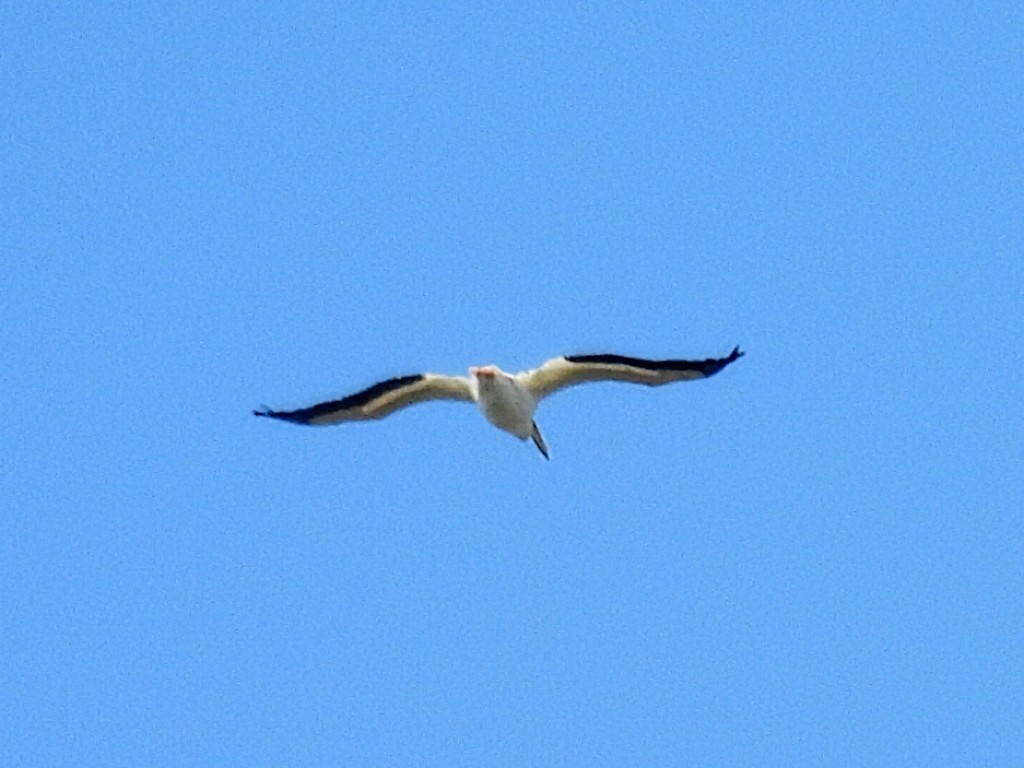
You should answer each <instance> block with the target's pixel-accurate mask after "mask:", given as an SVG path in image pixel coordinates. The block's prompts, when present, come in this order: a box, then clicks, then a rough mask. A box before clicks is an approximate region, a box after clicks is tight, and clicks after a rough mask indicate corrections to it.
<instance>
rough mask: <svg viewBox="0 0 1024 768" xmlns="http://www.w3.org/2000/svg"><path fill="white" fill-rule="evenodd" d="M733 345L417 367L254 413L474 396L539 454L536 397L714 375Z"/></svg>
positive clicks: (381, 406)
mask: <svg viewBox="0 0 1024 768" xmlns="http://www.w3.org/2000/svg"><path fill="white" fill-rule="evenodd" d="M743 354H744V353H743V352H740V348H739V347H736V348H735V349H733V351H732V352H730V353H729V355H728V357H721V358H708V359H707V360H644V359H641V358H638V357H623V356H622V355H567V356H564V357H555V358H552V359H551V360H548V361H547V362H545V363H544V364H543V365H541V366H540V367H539V368H534V369H533V370H529V371H522V372H521V373H514V374H513V373H506V372H505V371H503V370H501V369H500V368H499V367H498V366H496V365H484V366H479V367H473V368H470V369H469V376H444V375H441V374H436V373H418V374H414V375H412V376H399V377H397V378H394V379H388V380H387V381H381V382H379V383H377V384H374V385H373V386H370V387H367V388H366V389H364V390H361V391H359V392H356V393H355V394H353V395H349V396H348V397H343V398H342V399H340V400H330V401H328V402H324V403H318V404H317V405H311V406H309V407H308V408H300V409H298V410H295V411H275V410H271V409H269V408H268V409H265V410H262V411H253V413H254V414H255V415H256V416H266V417H268V418H271V419H280V420H282V421H290V422H292V423H294V424H310V425H313V426H323V425H327V424H341V423H343V422H346V421H366V420H369V419H382V418H384V417H385V416H388V415H390V414H392V413H394V412H395V411H397V410H399V409H400V408H405V407H406V406H409V405H414V404H416V403H422V402H426V401H427V400H462V401H465V402H467V403H473V402H475V403H476V404H477V405H478V406H479V407H480V410H481V411H482V412H483V415H484V417H485V418H486V419H487V420H488V421H489V422H491V424H493V425H494V426H496V427H497V428H498V429H501V430H504V431H505V432H508V433H510V434H512V435H515V436H516V437H518V438H519V439H520V440H526V439H527V438H531V439H532V440H533V442H534V444H535V445H536V446H537V448H538V449H539V450H540V452H541V453H542V454H543V455H544V458H545V459H550V458H551V457H550V455H549V453H548V446H547V443H545V442H544V438H543V437H542V436H541V434H540V429H539V428H538V427H537V422H536V421H534V420H533V414H534V412H535V411H536V410H537V404H538V403H539V402H540V401H541V400H542V399H544V398H545V397H547V396H548V395H550V394H553V393H554V392H557V391H558V390H560V389H565V388H566V387H573V386H575V385H577V384H584V383H586V382H588V381H625V382H630V383H633V384H646V385H648V386H652V387H653V386H660V385H662V384H670V383H672V382H673V381H692V380H694V379H706V378H707V377H708V376H714V375H715V374H716V373H718V372H719V371H720V370H722V369H723V368H725V366H727V365H729V364H730V363H732V362H735V361H736V360H737V359H739V358H740V357H742V356H743Z"/></svg>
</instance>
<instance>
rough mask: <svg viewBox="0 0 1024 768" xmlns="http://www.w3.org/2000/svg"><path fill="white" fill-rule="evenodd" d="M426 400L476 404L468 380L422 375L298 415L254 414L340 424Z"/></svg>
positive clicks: (391, 381) (302, 410)
mask: <svg viewBox="0 0 1024 768" xmlns="http://www.w3.org/2000/svg"><path fill="white" fill-rule="evenodd" d="M427 400H467V401H469V402H472V401H473V390H472V388H471V386H470V383H469V380H468V379H463V378H460V377H457V376H439V375H437V374H433V373H422V374H416V375H414V376H399V377H398V378H394V379H388V380H387V381H381V382H379V383H377V384H374V385H373V386H372V387H367V388H366V389H364V390H362V391H360V392H356V393H355V394H354V395H349V396H348V397H343V398H342V399H341V400H331V401H328V402H326V403H318V404H317V405H311V406H310V407H308V408H300V409H299V410H296V411H274V410H269V409H268V410H264V411H253V413H254V414H255V415H256V416H267V417H269V418H271V419H282V420H283V421H291V422H294V423H295V424H312V425H314V426H322V425H325V424H340V423H342V422H345V421H365V420H367V419H383V418H384V417H385V416H387V415H388V414H390V413H394V412H395V411H397V410H398V409H400V408H405V407H406V406H409V405H414V404H415V403H422V402H425V401H427Z"/></svg>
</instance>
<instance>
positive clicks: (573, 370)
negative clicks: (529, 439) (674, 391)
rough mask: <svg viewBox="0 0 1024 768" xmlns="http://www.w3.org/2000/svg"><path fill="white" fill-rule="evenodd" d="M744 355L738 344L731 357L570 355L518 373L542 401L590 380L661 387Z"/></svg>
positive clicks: (701, 376)
mask: <svg viewBox="0 0 1024 768" xmlns="http://www.w3.org/2000/svg"><path fill="white" fill-rule="evenodd" d="M742 356H743V352H740V348H739V347H736V348H735V349H734V350H733V351H732V352H731V353H730V354H729V356H728V357H720V358H708V359H707V360H644V359H642V358H639V357H623V356H622V355H569V356H566V357H556V358H554V359H552V360H548V361H547V362H546V363H544V364H543V365H542V366H541V367H540V368H534V369H533V370H532V371H525V372H524V373H520V374H518V375H517V376H516V380H517V381H518V382H519V384H520V385H522V386H523V387H525V388H526V389H527V390H528V391H529V392H530V394H532V395H533V396H534V397H536V398H537V399H538V400H539V399H540V398H542V397H546V396H547V395H550V394H551V393H552V392H557V391H558V390H560V389H565V388H566V387H572V386H575V385H577V384H583V383H585V382H588V381H626V382H630V383H632V384H646V385H648V386H658V385H660V384H669V383H671V382H673V381H691V380H693V379H706V378H707V377H708V376H714V375H715V374H716V373H718V372H719V371H720V370H722V369H723V368H725V366H727V365H729V363H732V362H734V361H735V360H737V359H739V358H740V357H742Z"/></svg>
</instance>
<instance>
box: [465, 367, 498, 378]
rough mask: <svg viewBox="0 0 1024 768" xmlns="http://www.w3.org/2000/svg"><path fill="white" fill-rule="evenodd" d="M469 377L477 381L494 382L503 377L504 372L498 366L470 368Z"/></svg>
mask: <svg viewBox="0 0 1024 768" xmlns="http://www.w3.org/2000/svg"><path fill="white" fill-rule="evenodd" d="M469 375H470V376H472V377H473V378H474V379H476V380H477V381H494V380H495V379H497V378H498V376H501V375H502V371H501V368H499V367H498V366H496V365H480V366H474V367H472V368H470V369H469Z"/></svg>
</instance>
